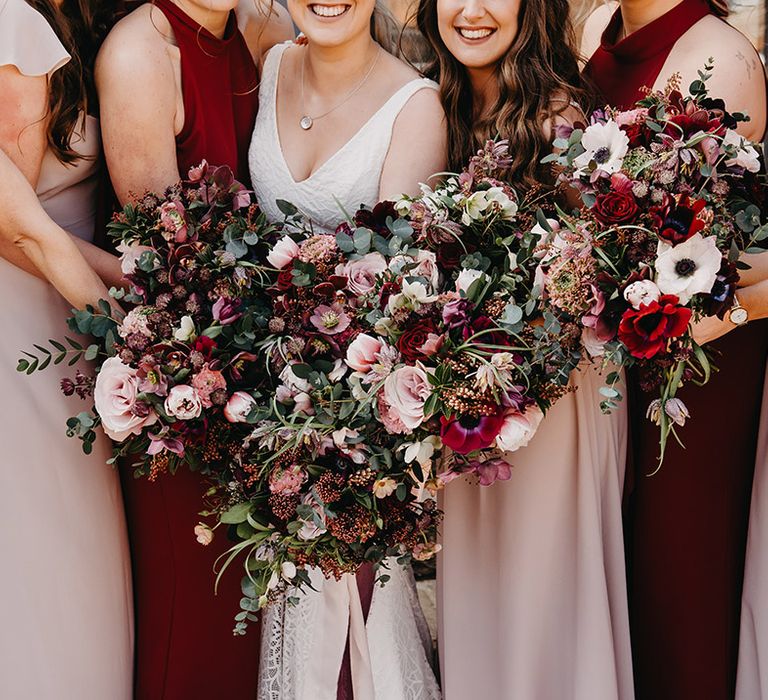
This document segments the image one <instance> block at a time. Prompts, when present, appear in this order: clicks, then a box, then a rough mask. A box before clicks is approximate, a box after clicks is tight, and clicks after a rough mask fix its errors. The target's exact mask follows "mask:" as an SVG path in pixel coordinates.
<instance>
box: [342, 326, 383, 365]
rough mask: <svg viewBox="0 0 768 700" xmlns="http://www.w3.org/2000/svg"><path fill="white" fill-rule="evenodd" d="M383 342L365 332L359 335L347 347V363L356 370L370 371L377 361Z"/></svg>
mask: <svg viewBox="0 0 768 700" xmlns="http://www.w3.org/2000/svg"><path fill="white" fill-rule="evenodd" d="M381 347H382V343H381V340H379V339H378V338H374V337H372V336H370V335H366V334H365V333H361V334H360V335H358V336H357V337H356V338H355V339H354V340H353V341H352V342H351V343H350V344H349V347H348V348H347V357H346V361H347V365H349V366H350V367H351V368H352V369H353V370H355V372H364V373H365V372H370V370H371V367H372V366H373V364H374V363H375V362H376V354H377V353H378V352H379V351H380V350H381Z"/></svg>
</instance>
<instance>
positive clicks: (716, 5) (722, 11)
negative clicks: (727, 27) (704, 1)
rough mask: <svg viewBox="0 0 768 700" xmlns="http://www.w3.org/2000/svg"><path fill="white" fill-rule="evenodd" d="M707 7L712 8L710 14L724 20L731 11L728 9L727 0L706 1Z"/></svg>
mask: <svg viewBox="0 0 768 700" xmlns="http://www.w3.org/2000/svg"><path fill="white" fill-rule="evenodd" d="M708 2H709V6H710V7H711V8H712V13H713V14H715V15H717V16H718V17H721V18H722V19H725V18H726V17H727V16H728V15H729V14H731V10H730V9H729V7H728V0H708Z"/></svg>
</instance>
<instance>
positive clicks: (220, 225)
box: [18, 163, 272, 479]
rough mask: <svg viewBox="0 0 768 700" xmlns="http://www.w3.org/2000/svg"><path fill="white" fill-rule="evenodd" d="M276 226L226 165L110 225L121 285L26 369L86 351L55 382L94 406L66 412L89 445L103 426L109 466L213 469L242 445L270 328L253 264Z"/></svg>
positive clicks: (31, 357) (23, 365) (38, 349)
mask: <svg viewBox="0 0 768 700" xmlns="http://www.w3.org/2000/svg"><path fill="white" fill-rule="evenodd" d="M271 230H272V229H271V227H270V226H268V225H267V224H266V220H265V217H264V216H263V214H262V213H261V212H260V210H259V208H258V206H257V205H256V204H255V203H254V202H253V199H252V197H251V194H250V193H249V192H248V191H247V190H246V189H245V188H244V187H243V186H242V185H241V184H240V183H238V182H237V181H235V179H234V177H233V175H232V171H231V170H230V169H229V168H227V167H211V166H209V165H207V164H206V163H203V164H201V166H200V167H198V168H193V169H192V170H191V171H190V174H189V180H187V181H184V182H183V183H180V184H179V185H177V186H174V187H172V188H170V189H169V190H168V191H167V192H166V193H165V195H163V196H158V195H154V194H146V195H145V196H144V197H142V198H141V199H140V200H139V201H138V202H137V203H136V204H131V205H127V206H126V207H125V208H124V209H123V210H122V212H120V213H118V214H116V215H115V217H114V219H113V221H112V222H111V223H110V224H109V232H110V235H111V237H112V238H113V239H114V241H115V243H116V244H117V247H118V250H119V251H120V253H121V266H122V270H123V273H124V275H125V279H126V281H127V282H128V284H129V287H128V291H127V292H126V291H124V290H120V291H119V292H117V291H115V290H113V295H114V297H115V299H116V300H119V301H120V302H122V303H123V304H125V305H126V306H127V305H130V310H129V311H128V313H127V314H124V315H123V314H122V313H115V310H114V309H115V308H117V303H116V302H115V301H112V302H110V301H107V300H102V301H101V302H100V303H99V305H98V308H92V307H89V308H87V309H83V310H79V311H76V312H75V313H74V315H73V316H72V317H71V318H70V319H69V320H68V324H69V327H70V328H71V329H72V331H73V332H75V333H79V334H81V335H82V336H87V337H88V336H90V338H91V342H88V343H81V342H80V341H78V340H75V339H73V338H65V339H64V342H59V341H56V340H50V341H49V345H47V346H44V345H36V346H35V351H34V352H26V353H24V355H25V357H24V358H23V359H21V360H20V361H19V365H18V369H19V370H20V371H25V372H28V373H31V372H33V371H36V370H40V369H45V367H47V366H48V365H49V364H51V363H54V364H59V363H61V362H64V361H67V360H68V361H69V362H70V364H74V363H75V362H77V361H78V360H79V359H80V358H81V357H84V358H85V359H86V360H94V361H95V377H94V376H88V375H86V374H85V373H84V372H82V371H78V372H77V374H76V376H75V377H74V378H73V379H65V380H64V381H63V382H62V386H61V388H62V390H63V392H64V393H65V394H67V395H72V394H77V395H78V396H80V397H81V398H82V399H84V400H85V399H88V398H90V397H92V398H93V409H92V410H86V411H82V412H80V413H79V414H78V415H77V416H73V417H72V418H70V419H69V421H68V423H67V426H68V434H69V435H70V436H77V437H79V438H80V439H81V440H82V441H83V448H84V450H85V451H86V452H90V450H91V445H92V442H93V440H94V439H95V436H96V432H95V431H96V429H97V428H98V427H101V428H102V429H103V430H104V432H105V433H106V434H107V435H108V436H109V437H110V438H112V440H113V441H114V455H113V459H112V460H110V461H114V460H115V459H117V458H118V457H123V456H127V457H130V458H131V459H133V461H134V463H135V467H136V475H137V476H147V477H149V478H151V479H153V478H156V477H157V476H158V475H159V474H160V473H163V472H166V471H170V472H174V471H175V470H176V469H177V468H178V467H179V465H181V464H186V465H188V466H189V467H191V468H192V469H194V470H200V471H202V472H210V471H214V470H216V469H218V468H220V467H221V465H222V463H223V462H225V461H226V460H227V459H228V444H229V443H230V442H237V441H238V440H239V439H241V437H242V436H240V438H239V437H238V435H237V434H235V433H234V432H233V426H236V425H239V423H240V421H241V420H242V417H243V416H244V415H245V414H247V413H248V412H249V410H250V409H251V407H252V405H253V403H254V398H253V397H254V395H257V393H256V392H258V389H259V387H260V386H261V384H262V383H263V381H264V372H263V370H262V366H261V365H260V364H259V362H257V360H259V359H260V358H259V357H258V355H257V354H255V353H254V344H255V343H256V341H257V340H259V339H260V338H261V337H262V336H263V334H264V332H265V330H266V318H267V317H266V305H265V304H264V302H263V301H261V300H262V298H263V291H262V290H261V283H262V278H263V275H264V272H263V269H262V268H260V266H259V264H258V260H259V259H260V257H263V251H261V250H260V248H261V247H262V246H264V245H265V244H264V243H263V241H264V239H265V238H266V237H268V235H269V234H270V231H271Z"/></svg>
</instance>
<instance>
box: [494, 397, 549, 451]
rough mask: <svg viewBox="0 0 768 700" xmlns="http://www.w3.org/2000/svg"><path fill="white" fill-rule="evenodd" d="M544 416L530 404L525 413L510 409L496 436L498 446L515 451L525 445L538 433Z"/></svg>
mask: <svg viewBox="0 0 768 700" xmlns="http://www.w3.org/2000/svg"><path fill="white" fill-rule="evenodd" d="M543 417H544V414H543V413H542V412H541V411H540V410H539V409H538V408H536V407H535V406H529V407H528V408H527V409H526V410H525V413H519V412H518V411H516V410H511V411H508V412H507V414H506V415H505V416H504V424H503V425H502V426H501V432H499V434H498V435H497V436H496V447H498V448H499V449H500V450H503V451H504V452H514V451H515V450H519V449H520V448H521V447H525V446H526V445H527V444H528V443H529V442H530V441H531V438H532V437H533V436H534V435H535V434H536V431H537V430H538V428H539V423H541V419H542V418H543Z"/></svg>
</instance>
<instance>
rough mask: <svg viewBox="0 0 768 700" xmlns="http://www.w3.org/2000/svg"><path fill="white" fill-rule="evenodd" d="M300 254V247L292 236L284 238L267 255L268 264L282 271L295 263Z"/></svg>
mask: <svg viewBox="0 0 768 700" xmlns="http://www.w3.org/2000/svg"><path fill="white" fill-rule="evenodd" d="M298 254H299V246H298V245H297V243H296V241H294V240H293V238H291V237H290V236H283V237H282V238H281V239H280V240H279V241H278V242H277V243H275V245H274V246H273V248H272V250H271V251H269V255H267V262H268V263H269V264H270V265H272V267H274V268H276V269H277V270H282V269H283V268H284V267H287V266H288V265H290V264H291V263H292V262H293V259H294V258H295V257H296V256H297V255H298Z"/></svg>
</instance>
